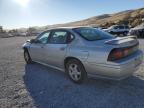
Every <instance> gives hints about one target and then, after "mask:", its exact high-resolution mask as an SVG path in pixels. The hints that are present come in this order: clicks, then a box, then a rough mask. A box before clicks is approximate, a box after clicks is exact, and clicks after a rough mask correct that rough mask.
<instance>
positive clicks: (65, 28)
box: [48, 26, 93, 30]
mask: <svg viewBox="0 0 144 108" xmlns="http://www.w3.org/2000/svg"><path fill="white" fill-rule="evenodd" d="M83 27H90V26H74V27H56V28H50V29H48V30H57V29H63V30H72V29H76V28H83ZM90 28H93V27H90Z"/></svg>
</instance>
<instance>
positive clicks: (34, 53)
mask: <svg viewBox="0 0 144 108" xmlns="http://www.w3.org/2000/svg"><path fill="white" fill-rule="evenodd" d="M49 36H50V31H46V32H43V33H42V34H40V35H39V36H38V37H37V38H36V42H35V43H32V44H31V46H30V56H31V58H32V60H34V61H37V62H44V61H45V51H44V47H45V46H46V44H47V42H48V38H49Z"/></svg>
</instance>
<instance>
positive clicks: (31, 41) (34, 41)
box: [30, 39, 39, 43]
mask: <svg viewBox="0 0 144 108" xmlns="http://www.w3.org/2000/svg"><path fill="white" fill-rule="evenodd" d="M38 42H39V41H38V40H36V39H31V40H30V43H38Z"/></svg>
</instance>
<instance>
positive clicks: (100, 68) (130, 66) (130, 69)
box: [86, 51, 143, 80]
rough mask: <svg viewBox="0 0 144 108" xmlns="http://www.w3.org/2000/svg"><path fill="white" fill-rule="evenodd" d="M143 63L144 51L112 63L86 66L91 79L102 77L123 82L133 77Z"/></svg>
mask: <svg viewBox="0 0 144 108" xmlns="http://www.w3.org/2000/svg"><path fill="white" fill-rule="evenodd" d="M142 61H143V53H142V51H138V52H137V53H135V54H133V55H131V56H129V57H127V58H124V59H123V60H119V61H117V62H115V63H114V64H112V63H107V64H97V63H95V64H94V63H92V64H91V63H88V64H87V65H86V71H87V72H88V75H89V76H91V77H100V78H107V79H114V80H121V79H125V78H127V77H129V76H131V75H132V74H133V73H134V72H135V71H137V70H138V69H139V67H140V64H141V63H142Z"/></svg>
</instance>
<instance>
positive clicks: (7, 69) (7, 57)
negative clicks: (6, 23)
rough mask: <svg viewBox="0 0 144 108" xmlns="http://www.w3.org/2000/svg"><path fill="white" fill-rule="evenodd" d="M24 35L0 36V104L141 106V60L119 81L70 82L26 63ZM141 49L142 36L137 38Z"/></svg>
mask: <svg viewBox="0 0 144 108" xmlns="http://www.w3.org/2000/svg"><path fill="white" fill-rule="evenodd" d="M26 40H27V38H24V37H17V38H16V37H14V38H5V39H4V38H0V108H94V107H95V108H143V107H144V80H143V79H144V63H143V64H142V66H141V68H140V69H139V71H137V72H136V73H135V74H134V75H133V76H132V77H130V78H128V79H125V80H123V81H119V82H118V81H110V80H98V79H89V80H88V81H87V82H85V83H84V84H81V85H76V84H74V83H72V82H71V81H70V80H69V79H68V78H67V76H66V75H65V73H62V72H59V71H57V70H54V69H51V68H48V67H45V66H42V65H40V64H36V63H35V64H31V65H26V64H25V62H24V60H23V51H22V49H21V45H22V44H23V43H24V42H25V41H26ZM140 45H141V46H140V47H141V49H142V50H143V51H144V40H140Z"/></svg>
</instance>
